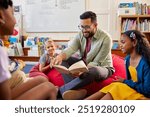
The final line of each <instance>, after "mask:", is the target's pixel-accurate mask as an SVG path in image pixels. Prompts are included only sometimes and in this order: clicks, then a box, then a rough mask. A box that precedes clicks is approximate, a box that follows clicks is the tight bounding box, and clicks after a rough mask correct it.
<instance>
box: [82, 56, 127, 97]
mask: <svg viewBox="0 0 150 117" xmlns="http://www.w3.org/2000/svg"><path fill="white" fill-rule="evenodd" d="M112 60H113V66H114V68H115V73H114V74H113V75H112V76H110V77H109V78H107V79H106V80H104V81H102V82H94V83H92V84H89V85H88V86H86V87H85V89H86V90H87V91H88V95H91V94H93V93H95V92H97V91H99V90H100V89H101V88H103V87H105V86H107V85H109V84H110V83H111V82H112V80H113V79H115V76H120V77H122V78H126V71H125V64H124V58H122V57H120V56H118V55H115V54H112Z"/></svg>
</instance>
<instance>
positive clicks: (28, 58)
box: [9, 56, 40, 62]
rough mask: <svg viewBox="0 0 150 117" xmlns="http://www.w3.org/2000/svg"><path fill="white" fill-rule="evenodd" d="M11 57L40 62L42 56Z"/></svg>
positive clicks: (12, 57)
mask: <svg viewBox="0 0 150 117" xmlns="http://www.w3.org/2000/svg"><path fill="white" fill-rule="evenodd" d="M9 58H10V59H12V60H14V59H20V60H23V61H34V62H38V61H39V59H40V57H37V56H9Z"/></svg>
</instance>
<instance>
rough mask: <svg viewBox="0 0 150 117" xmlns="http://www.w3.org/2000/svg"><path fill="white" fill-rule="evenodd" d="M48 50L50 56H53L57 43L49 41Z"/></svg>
mask: <svg viewBox="0 0 150 117" xmlns="http://www.w3.org/2000/svg"><path fill="white" fill-rule="evenodd" d="M46 50H47V53H48V54H49V55H50V56H53V55H54V54H55V44H54V43H53V42H47V44H46Z"/></svg>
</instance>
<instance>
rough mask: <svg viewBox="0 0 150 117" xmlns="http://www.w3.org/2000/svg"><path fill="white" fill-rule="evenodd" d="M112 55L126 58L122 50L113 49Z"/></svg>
mask: <svg viewBox="0 0 150 117" xmlns="http://www.w3.org/2000/svg"><path fill="white" fill-rule="evenodd" d="M111 53H112V54H116V55H118V56H121V57H125V56H126V54H123V53H122V51H121V50H120V49H112V50H111Z"/></svg>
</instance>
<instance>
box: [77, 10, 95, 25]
mask: <svg viewBox="0 0 150 117" xmlns="http://www.w3.org/2000/svg"><path fill="white" fill-rule="evenodd" d="M88 18H90V19H91V22H97V16H96V14H95V13H94V12H92V11H86V12H84V13H83V14H81V15H80V19H82V20H83V19H88Z"/></svg>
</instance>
